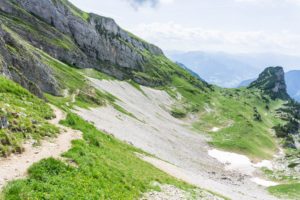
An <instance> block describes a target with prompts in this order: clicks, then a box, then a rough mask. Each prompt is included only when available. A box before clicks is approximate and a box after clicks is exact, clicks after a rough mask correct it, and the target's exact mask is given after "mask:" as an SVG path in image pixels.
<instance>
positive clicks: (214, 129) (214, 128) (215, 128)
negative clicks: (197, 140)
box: [211, 127, 220, 132]
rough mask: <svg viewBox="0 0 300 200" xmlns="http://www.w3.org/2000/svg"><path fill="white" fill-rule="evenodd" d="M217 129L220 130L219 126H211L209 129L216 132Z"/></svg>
mask: <svg viewBox="0 0 300 200" xmlns="http://www.w3.org/2000/svg"><path fill="white" fill-rule="evenodd" d="M219 130H220V128H218V127H213V128H212V129H211V131H212V132H218V131H219Z"/></svg>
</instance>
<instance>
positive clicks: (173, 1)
mask: <svg viewBox="0 0 300 200" xmlns="http://www.w3.org/2000/svg"><path fill="white" fill-rule="evenodd" d="M70 1H71V2H72V3H73V4H75V5H76V6H78V7H79V8H81V9H82V10H84V11H87V12H93V13H96V14H100V15H103V16H106V17H111V18H114V19H115V20H116V22H117V23H118V24H119V25H120V26H121V27H122V28H124V29H126V30H128V31H131V32H133V33H134V34H136V35H138V36H139V37H141V38H143V39H145V40H147V41H149V42H151V43H154V44H156V45H158V46H159V47H161V48H162V49H163V50H178V51H208V52H209V51H213V52H216V51H221V52H226V53H265V52H268V53H270V52H272V53H280V54H287V55H296V56H300V0H109V1H108V0H97V1H95V0H84V1H83V0H70Z"/></svg>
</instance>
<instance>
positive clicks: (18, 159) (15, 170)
mask: <svg viewBox="0 0 300 200" xmlns="http://www.w3.org/2000/svg"><path fill="white" fill-rule="evenodd" d="M51 107H52V109H53V110H54V113H55V115H56V117H55V118H54V119H52V120H50V121H49V122H50V123H51V124H54V125H56V126H57V127H59V128H60V129H61V134H59V135H58V136H57V137H56V138H53V139H51V140H43V141H42V142H41V145H40V146H38V147H33V146H32V144H29V143H26V144H24V148H25V152H24V153H22V154H20V155H13V156H11V157H9V158H1V159H0V188H2V187H3V186H4V185H5V184H6V183H7V182H9V181H12V180H14V179H19V178H24V177H25V176H26V173H27V169H28V168H29V167H30V166H31V165H32V164H33V163H35V162H38V161H40V160H42V159H44V158H48V157H54V158H59V157H60V155H61V154H62V153H63V152H66V151H67V150H69V149H70V148H71V145H72V143H71V142H72V140H76V139H80V138H81V132H79V131H75V130H73V129H70V128H67V127H64V126H62V125H60V124H59V121H60V120H63V119H65V118H66V115H65V113H64V112H62V111H61V110H60V109H58V108H56V107H54V106H51Z"/></svg>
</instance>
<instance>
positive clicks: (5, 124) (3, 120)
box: [0, 116, 9, 129]
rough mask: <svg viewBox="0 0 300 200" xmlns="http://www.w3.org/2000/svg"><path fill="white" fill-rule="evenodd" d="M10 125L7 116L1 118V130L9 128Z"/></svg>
mask: <svg viewBox="0 0 300 200" xmlns="http://www.w3.org/2000/svg"><path fill="white" fill-rule="evenodd" d="M8 125H9V123H8V120H7V117H5V116H0V129H4V128H7V127H8Z"/></svg>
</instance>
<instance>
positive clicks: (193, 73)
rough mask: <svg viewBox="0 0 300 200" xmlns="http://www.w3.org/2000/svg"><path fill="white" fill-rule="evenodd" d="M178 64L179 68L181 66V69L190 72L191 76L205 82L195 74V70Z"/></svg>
mask: <svg viewBox="0 0 300 200" xmlns="http://www.w3.org/2000/svg"><path fill="white" fill-rule="evenodd" d="M176 64H177V65H178V66H180V67H181V68H183V69H185V70H186V71H188V72H189V73H190V74H191V75H193V76H194V77H196V78H197V79H199V80H201V81H204V80H203V79H202V78H201V77H200V76H199V75H198V74H197V73H196V72H194V71H193V70H191V69H189V68H188V67H186V66H185V65H184V64H182V63H179V62H176Z"/></svg>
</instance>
